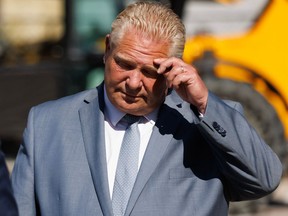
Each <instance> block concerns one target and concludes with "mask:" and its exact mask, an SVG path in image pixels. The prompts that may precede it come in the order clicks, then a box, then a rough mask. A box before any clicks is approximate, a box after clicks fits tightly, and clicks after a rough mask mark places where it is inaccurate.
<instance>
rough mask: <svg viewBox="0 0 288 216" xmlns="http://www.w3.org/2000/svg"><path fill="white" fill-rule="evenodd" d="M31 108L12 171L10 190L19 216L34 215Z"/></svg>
mask: <svg viewBox="0 0 288 216" xmlns="http://www.w3.org/2000/svg"><path fill="white" fill-rule="evenodd" d="M33 127H34V125H33V108H32V109H31V111H30V113H29V117H28V123H27V127H26V129H25V131H24V134H23V142H22V144H21V145H20V148H19V151H18V155H17V157H16V160H15V164H14V167H13V171H12V188H13V191H14V196H15V199H16V202H17V205H18V209H19V214H20V215H23V216H24V215H25V216H26V215H27V216H28V215H29V216H33V215H36V204H35V192H34V188H35V187H34V164H33V163H34V162H33V161H34V160H33V149H34V140H33V133H34V130H33Z"/></svg>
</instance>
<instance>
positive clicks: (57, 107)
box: [32, 88, 98, 113]
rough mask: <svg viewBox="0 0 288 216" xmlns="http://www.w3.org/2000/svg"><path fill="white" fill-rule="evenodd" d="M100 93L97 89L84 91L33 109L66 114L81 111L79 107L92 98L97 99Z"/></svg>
mask: <svg viewBox="0 0 288 216" xmlns="http://www.w3.org/2000/svg"><path fill="white" fill-rule="evenodd" d="M97 96H98V93H97V89H96V88H95V89H90V90H86V91H82V92H79V93H76V94H73V95H69V96H65V97H62V98H59V99H56V100H51V101H47V102H44V103H41V104H39V105H37V106H35V107H33V108H32V109H33V110H34V112H47V111H55V112H58V113H59V112H61V111H63V112H66V111H67V110H75V109H77V110H78V109H79V107H80V106H81V105H82V104H83V103H85V100H91V98H93V99H94V98H97Z"/></svg>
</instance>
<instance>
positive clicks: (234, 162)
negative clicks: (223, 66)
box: [198, 93, 282, 200]
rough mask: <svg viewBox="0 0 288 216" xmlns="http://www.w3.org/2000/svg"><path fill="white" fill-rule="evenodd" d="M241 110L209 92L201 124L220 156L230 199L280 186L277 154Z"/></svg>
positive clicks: (250, 196) (257, 195)
mask: <svg viewBox="0 0 288 216" xmlns="http://www.w3.org/2000/svg"><path fill="white" fill-rule="evenodd" d="M231 106H232V107H231ZM242 110H243V109H242V106H241V105H240V104H239V103H233V102H231V103H230V104H229V106H228V105H227V104H226V103H224V102H223V101H222V100H220V99H219V98H218V97H216V96H215V95H213V94H211V93H210V94H209V99H208V104H207V108H206V112H205V115H204V116H203V117H202V118H201V121H200V123H199V124H198V127H199V129H200V131H201V133H202V134H203V137H204V138H205V139H206V140H207V141H208V143H209V144H210V147H211V149H212V152H213V154H214V156H215V158H216V159H217V162H218V166H219V169H220V170H221V172H222V174H223V176H224V181H225V183H226V186H228V187H227V188H228V191H226V192H227V193H228V195H229V196H230V197H229V198H230V199H231V200H244V199H256V198H260V197H263V196H265V195H267V194H269V193H271V192H272V191H274V190H275V189H276V188H277V186H278V184H279V183H280V179H281V176H282V165H281V162H280V161H279V159H278V157H277V155H276V154H275V153H274V152H273V151H272V150H271V148H270V147H269V146H268V145H267V144H266V143H265V142H264V141H263V139H262V138H261V137H260V136H259V135H258V134H257V132H256V131H255V129H254V128H253V127H251V126H250V125H249V123H248V122H247V120H246V119H245V117H244V116H243V115H242V113H241V112H242Z"/></svg>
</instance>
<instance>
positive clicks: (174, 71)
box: [154, 57, 208, 114]
mask: <svg viewBox="0 0 288 216" xmlns="http://www.w3.org/2000/svg"><path fill="white" fill-rule="evenodd" d="M154 64H155V65H156V66H158V70H157V73H158V74H162V75H163V76H164V77H165V78H166V81H167V86H168V87H169V88H173V89H174V90H175V91H176V92H177V93H178V94H179V96H180V97H181V98H182V99H183V100H185V101H187V102H188V103H190V104H192V105H194V106H196V107H197V109H198V111H199V112H200V113H202V114H204V113H205V110H206V106H207V100H208V89H207V87H206V85H205V84H204V82H203V81H202V79H201V78H200V76H199V74H198V72H197V71H196V69H195V68H194V67H193V66H192V65H189V64H186V63H185V62H183V61H182V60H181V59H179V58H176V57H171V58H159V59H154Z"/></svg>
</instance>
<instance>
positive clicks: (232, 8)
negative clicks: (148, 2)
mask: <svg viewBox="0 0 288 216" xmlns="http://www.w3.org/2000/svg"><path fill="white" fill-rule="evenodd" d="M131 2H133V1H132V0H130V1H129V0H126V1H121V0H0V145H1V149H2V151H3V152H4V153H5V155H6V158H7V164H8V166H9V169H10V170H12V168H13V161H14V159H15V156H16V154H17V150H18V148H19V145H20V143H21V138H22V132H23V130H24V128H25V124H26V120H27V115H28V112H29V109H30V108H31V107H32V106H34V105H36V104H39V103H41V102H44V101H47V100H53V99H57V98H59V97H63V96H66V95H69V94H73V93H76V92H79V91H81V90H84V89H89V88H94V87H95V86H96V85H98V84H99V83H101V81H102V80H103V66H104V65H103V53H104V48H105V47H104V37H105V35H106V34H107V33H109V31H110V25H111V22H112V21H113V19H114V18H115V16H116V15H117V13H119V12H120V11H121V10H122V9H123V8H124V7H125V6H126V5H127V4H129V3H131ZM160 2H162V3H164V4H167V5H168V6H169V7H171V8H172V9H173V10H174V11H175V12H176V13H177V14H178V15H179V16H180V17H181V18H182V20H183V22H184V24H185V25H186V28H187V42H186V47H185V51H184V55H183V59H184V60H185V61H186V62H187V63H189V64H193V65H195V67H196V68H197V69H198V71H199V73H200V75H201V76H202V78H203V79H204V81H205V82H206V84H207V86H208V88H209V89H210V90H211V91H213V92H214V93H215V94H217V95H219V96H220V97H222V98H224V99H231V100H236V101H239V102H241V103H242V105H243V106H244V109H245V115H246V117H247V118H248V120H249V122H250V123H251V124H252V125H253V126H254V127H255V128H256V129H257V130H258V132H259V133H260V134H261V135H262V137H263V138H264V139H265V141H266V142H267V143H268V144H269V145H270V146H271V147H272V148H273V149H274V151H275V152H276V153H277V154H278V156H279V157H280V159H281V161H282V163H283V166H284V171H285V172H284V176H283V181H282V182H281V184H280V186H279V188H278V189H277V191H275V192H274V193H273V194H272V195H271V196H269V197H266V198H264V199H262V200H258V201H254V202H244V203H241V204H238V203H236V204H234V203H233V204H232V207H231V212H230V214H231V215H240V214H241V215H247V216H248V215H263V216H265V215H267V216H268V215H277V216H281V215H288V180H287V165H288V160H287V155H288V152H287V149H288V148H287V147H288V144H287V140H288V54H287V50H288V27H287V23H288V0H186V1H184V0H178V1H175V0H170V1H169V0H162V1H161V0H160Z"/></svg>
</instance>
